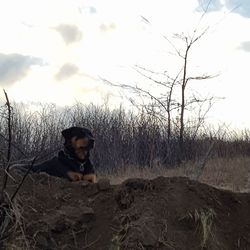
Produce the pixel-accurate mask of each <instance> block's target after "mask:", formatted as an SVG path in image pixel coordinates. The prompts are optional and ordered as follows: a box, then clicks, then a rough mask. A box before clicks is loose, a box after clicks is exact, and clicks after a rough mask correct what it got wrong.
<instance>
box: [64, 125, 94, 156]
mask: <svg viewBox="0 0 250 250" xmlns="http://www.w3.org/2000/svg"><path fill="white" fill-rule="evenodd" d="M62 135H63V137H64V139H65V143H64V145H65V146H66V147H67V148H68V149H70V150H71V151H73V152H74V154H75V156H76V157H77V158H78V159H80V160H84V159H85V157H86V156H87V154H88V152H89V151H90V150H91V149H92V148H93V147H94V141H95V140H94V137H93V135H92V133H91V131H90V130H89V129H87V128H80V127H71V128H68V129H65V130H63V131H62Z"/></svg>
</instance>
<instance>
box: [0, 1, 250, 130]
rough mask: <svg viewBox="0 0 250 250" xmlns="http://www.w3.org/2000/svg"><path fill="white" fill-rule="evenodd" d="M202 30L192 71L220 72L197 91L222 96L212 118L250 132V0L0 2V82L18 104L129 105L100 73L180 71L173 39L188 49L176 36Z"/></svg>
mask: <svg viewBox="0 0 250 250" xmlns="http://www.w3.org/2000/svg"><path fill="white" fill-rule="evenodd" d="M208 4H209V7H208V9H207V13H206V15H204V16H203V18H201V16H202V14H203V13H204V10H205V9H206V7H207V6H208ZM206 27H209V29H208V32H207V33H206V34H205V36H204V37H202V38H201V39H200V40H199V42H198V43H197V45H195V46H194V48H193V49H192V51H191V57H190V62H189V68H188V70H189V71H188V73H189V74H190V75H191V76H198V75H202V74H204V73H205V74H211V75H218V76H217V77H216V78H213V79H211V80H209V81H205V82H199V83H197V82H196V83H192V84H193V85H192V88H193V89H195V90H197V91H199V92H200V93H202V94H203V95H214V96H216V97H223V98H224V99H223V100H220V101H218V102H217V103H216V104H215V105H214V106H213V109H212V110H211V111H210V113H209V119H211V121H212V122H214V123H224V122H225V123H227V124H229V125H231V126H232V127H233V128H234V127H236V128H249V127H250V116H249V115H248V109H249V106H250V98H249V97H248V95H249V90H250V87H249V86H250V82H249V63H250V1H249V0H188V1H187V0H175V1H172V0H126V1H125V0H105V1H104V0H53V1H52V0H43V1H41V0H39V1H38V0H22V1H20V0H8V1H4V0H0V30H1V39H0V87H1V88H4V89H5V90H6V91H7V92H8V94H9V96H10V98H11V99H12V100H15V101H16V102H26V103H28V102H42V103H50V102H52V103H56V104H57V105H59V106H64V105H71V104H74V103H75V102H76V101H80V102H83V103H86V104H88V103H94V104H103V103H104V102H108V103H109V104H110V105H111V107H119V106H120V103H123V104H124V105H125V106H126V99H125V98H124V97H123V96H122V93H121V92H120V91H119V89H117V88H114V87H111V86H108V85H107V84H104V83H103V81H102V80H101V78H105V79H108V80H110V81H112V82H114V83H118V84H120V83H122V84H134V83H136V84H146V83H145V79H143V78H142V76H141V75H139V74H138V73H137V72H136V71H135V70H134V67H135V65H139V66H141V67H144V68H147V69H150V70H152V71H155V72H165V71H166V72H168V74H169V75H171V76H174V75H176V72H178V71H179V69H180V58H178V56H177V55H176V54H175V53H174V51H173V46H172V45H171V43H172V44H174V45H175V47H178V49H179V48H180V50H181V49H183V47H182V44H180V43H179V42H178V39H175V38H174V34H185V35H190V34H192V33H193V32H194V30H195V29H197V30H198V32H202V31H203V30H204V29H205V28H206ZM164 37H165V38H164ZM166 38H167V39H166ZM169 41H171V43H170V42H169ZM150 86H151V85H150V84H149V85H147V87H150ZM151 87H152V89H149V91H152V92H154V91H156V92H157V91H158V92H159V91H160V90H159V89H157V88H155V86H153V85H152V86H151ZM0 97H1V98H2V99H3V95H2V94H0Z"/></svg>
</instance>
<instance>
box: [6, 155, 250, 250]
mask: <svg viewBox="0 0 250 250" xmlns="http://www.w3.org/2000/svg"><path fill="white" fill-rule="evenodd" d="M249 163H250V158H237V159H231V160H229V159H217V160H211V161H209V162H208V164H207V166H206V168H205V170H204V171H203V173H202V175H201V177H200V182H203V183H207V184H210V185H211V186H210V185H207V184H203V183H200V182H197V181H195V180H191V179H192V178H194V176H195V175H194V174H195V172H196V171H195V169H194V168H195V165H197V163H196V164H192V163H188V164H185V165H183V166H181V167H179V168H178V169H168V170H166V169H164V168H162V167H155V168H153V169H151V170H150V169H145V168H144V169H143V170H140V169H139V168H126V170H124V171H120V172H119V173H117V174H115V175H114V174H112V173H101V172H100V173H99V174H98V176H99V183H98V184H89V183H87V182H77V183H70V182H68V181H66V180H62V179H58V178H54V177H49V176H47V175H46V174H41V175H37V174H32V175H30V176H28V177H27V179H26V181H25V183H24V184H23V186H22V187H21V190H20V191H19V193H18V196H17V199H15V201H14V202H13V203H12V205H11V206H10V207H5V210H3V211H8V214H7V215H5V220H3V221H2V225H5V227H3V226H2V227H1V230H2V231H1V233H3V232H5V233H4V234H6V238H5V239H4V240H3V241H2V243H1V244H2V249H6V250H7V249H8V250H14V249H22V250H24V249H41V250H44V249H48V250H49V249H58V250H59V249H92V250H111V249H112V250H121V249H126V250H137V249H138V250H139V249H150V250H155V249H159V250H160V249H167V250H168V249H178V250H185V249H187V250H191V249H192V250H193V249H194V250H195V249H212V250H217V249H218V250H223V249H225V250H231V249H232V250H236V249H242V250H247V249H250V241H249V239H250V219H249V209H250V194H249V193H246V191H249ZM12 176H13V178H14V179H12V178H11V181H10V182H9V185H8V190H7V191H8V194H12V193H13V192H14V190H15V189H16V186H17V183H20V180H21V176H19V175H16V174H15V173H12ZM157 176H158V177H157ZM159 176H161V177H159ZM163 176H165V177H163ZM175 176H178V177H175ZM180 176H188V177H189V178H188V177H180ZM104 177H105V178H109V179H110V180H111V184H112V185H110V184H109V181H108V180H107V179H104ZM125 179H126V180H125ZM212 186H216V187H219V188H221V189H217V188H214V187H212ZM223 189H228V190H232V191H234V192H231V191H228V190H223ZM239 191H240V193H239ZM6 218H8V220H7V219H6ZM6 220H7V221H6ZM3 229H4V230H3ZM8 233H9V234H8Z"/></svg>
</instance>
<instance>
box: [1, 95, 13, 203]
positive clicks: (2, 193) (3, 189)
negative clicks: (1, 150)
mask: <svg viewBox="0 0 250 250" xmlns="http://www.w3.org/2000/svg"><path fill="white" fill-rule="evenodd" d="M3 92H4V95H5V98H6V106H7V109H8V117H7V121H8V150H7V165H6V167H5V173H4V176H3V185H2V190H1V198H0V203H1V202H3V200H4V191H5V189H6V186H7V181H8V174H7V173H8V171H9V168H10V164H9V163H10V157H11V144H12V134H11V115H12V112H11V106H10V101H9V97H8V94H7V93H6V91H5V90H3Z"/></svg>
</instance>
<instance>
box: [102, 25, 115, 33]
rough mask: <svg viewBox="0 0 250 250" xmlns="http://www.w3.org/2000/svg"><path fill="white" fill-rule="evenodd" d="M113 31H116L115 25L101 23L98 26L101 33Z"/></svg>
mask: <svg viewBox="0 0 250 250" xmlns="http://www.w3.org/2000/svg"><path fill="white" fill-rule="evenodd" d="M114 29H116V25H115V24H114V23H109V24H105V23H103V24H101V25H100V30H101V31H103V32H107V31H111V30H114Z"/></svg>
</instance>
